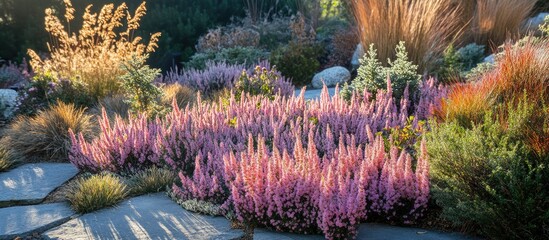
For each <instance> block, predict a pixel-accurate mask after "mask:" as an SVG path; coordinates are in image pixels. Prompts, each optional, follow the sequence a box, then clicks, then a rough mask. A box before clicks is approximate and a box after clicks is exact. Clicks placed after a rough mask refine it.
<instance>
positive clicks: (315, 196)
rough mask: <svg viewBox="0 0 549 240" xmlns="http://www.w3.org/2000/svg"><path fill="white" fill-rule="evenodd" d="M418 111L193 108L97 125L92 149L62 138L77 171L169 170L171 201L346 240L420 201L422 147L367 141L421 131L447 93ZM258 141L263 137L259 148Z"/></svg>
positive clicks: (383, 106)
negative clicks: (172, 173)
mask: <svg viewBox="0 0 549 240" xmlns="http://www.w3.org/2000/svg"><path fill="white" fill-rule="evenodd" d="M420 91H421V94H420V96H419V100H418V101H416V102H417V103H418V105H415V106H411V105H410V101H408V100H407V99H403V100H402V101H401V102H400V104H399V106H397V104H395V102H394V100H393V98H392V97H391V96H392V92H391V89H390V88H389V89H388V90H387V91H386V92H385V91H380V92H378V93H377V94H376V99H371V98H370V96H371V95H370V94H369V93H367V92H366V93H364V95H363V96H354V97H352V99H351V100H350V101H345V100H343V99H342V98H340V97H339V95H338V92H337V91H336V95H335V96H334V97H331V98H330V97H329V95H328V92H327V89H326V88H325V89H324V90H323V92H322V96H321V98H320V99H318V100H312V101H305V99H304V97H303V95H302V96H299V97H293V96H290V97H285V96H280V95H277V96H276V97H275V98H274V100H269V99H267V98H265V97H262V96H253V97H251V96H247V95H243V96H242V98H241V99H240V101H236V100H235V99H234V96H233V97H231V98H230V99H229V103H228V104H227V103H226V102H222V101H221V100H220V102H218V103H212V102H202V101H201V100H200V99H199V100H198V103H197V104H196V105H195V106H194V107H192V108H190V107H187V108H186V109H184V110H183V109H180V108H179V107H178V106H177V105H176V104H174V107H173V111H172V112H170V113H168V114H167V115H166V116H165V118H163V119H156V120H155V121H150V122H147V120H146V116H139V117H131V118H130V119H129V121H128V122H124V121H122V120H121V119H117V120H116V121H115V122H114V123H113V124H112V125H111V124H110V123H109V120H108V118H107V116H106V115H105V114H103V117H102V118H101V119H100V123H101V124H100V125H101V128H102V132H101V134H100V136H99V137H98V138H96V139H95V140H93V141H92V142H86V141H85V140H84V139H83V137H81V136H75V135H74V134H72V133H71V140H72V148H71V151H70V160H71V162H72V163H74V164H75V165H76V166H77V167H78V168H79V169H82V170H86V171H92V172H97V171H101V170H110V171H127V170H130V171H132V170H135V169H137V168H145V167H148V166H151V165H168V166H171V167H172V168H174V169H177V170H179V171H180V174H179V175H180V178H181V183H180V184H175V185H174V187H173V191H174V193H175V194H176V195H177V196H178V197H179V198H181V199H183V200H188V199H198V200H204V201H209V202H212V203H215V204H223V205H224V208H225V209H228V208H229V207H231V208H232V209H234V211H235V212H236V214H237V216H238V218H239V219H240V220H242V221H246V222H248V223H250V224H257V225H264V226H269V227H272V228H274V229H277V230H284V231H292V232H307V233H311V232H315V231H322V232H324V234H325V236H326V237H327V238H330V239H334V238H337V239H339V238H352V237H353V236H354V234H355V232H356V227H357V226H358V224H359V223H360V222H361V221H363V220H365V219H366V218H368V217H374V218H377V219H379V218H388V219H393V220H404V221H405V222H406V221H413V220H414V219H415V218H417V217H418V216H420V215H421V213H422V210H423V209H424V208H425V206H426V204H427V201H428V197H429V179H428V163H427V158H426V154H425V147H424V145H422V147H421V151H420V154H419V156H418V157H417V159H416V160H414V159H413V158H412V156H410V155H409V154H408V153H406V151H405V150H402V151H400V150H398V148H397V147H395V146H392V144H389V146H388V149H389V151H388V152H387V151H386V144H385V142H384V140H383V138H382V137H381V136H379V135H376V133H378V132H380V131H382V130H383V129H387V128H393V127H400V128H402V127H403V126H404V125H405V124H407V119H408V118H409V116H410V113H413V115H414V116H415V119H414V120H415V121H419V120H425V119H426V118H427V117H428V116H429V115H430V113H431V112H432V111H431V110H432V108H434V107H436V105H437V104H438V101H440V99H441V98H442V97H444V95H445V94H446V90H445V89H443V88H440V87H438V86H437V85H436V84H435V82H434V80H429V81H427V82H426V83H424V84H423V85H422V86H421V89H420ZM259 136H261V137H259ZM412 166H415V169H414V168H413V167H412Z"/></svg>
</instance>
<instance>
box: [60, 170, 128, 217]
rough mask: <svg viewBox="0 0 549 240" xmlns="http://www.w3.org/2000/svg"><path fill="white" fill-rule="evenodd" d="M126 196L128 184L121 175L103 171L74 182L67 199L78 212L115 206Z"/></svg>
mask: <svg viewBox="0 0 549 240" xmlns="http://www.w3.org/2000/svg"><path fill="white" fill-rule="evenodd" d="M126 196H127V191H126V185H125V184H124V183H123V182H122V181H121V180H120V178H119V177H117V176H115V175H113V174H110V173H101V174H97V175H93V176H91V177H84V178H80V179H78V180H76V181H75V182H73V183H72V186H71V187H70V189H69V192H68V194H67V199H68V200H69V202H70V203H71V207H72V208H73V209H74V210H75V211H76V212H78V213H88V212H93V211H96V210H99V209H102V208H106V207H110V206H114V205H115V204H117V203H118V202H120V201H121V200H122V199H124V198H125V197H126Z"/></svg>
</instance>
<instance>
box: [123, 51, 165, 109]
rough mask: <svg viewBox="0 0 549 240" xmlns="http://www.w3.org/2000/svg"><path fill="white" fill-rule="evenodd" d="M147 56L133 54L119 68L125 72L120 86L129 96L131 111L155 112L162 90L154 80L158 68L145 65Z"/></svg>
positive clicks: (158, 70)
mask: <svg viewBox="0 0 549 240" xmlns="http://www.w3.org/2000/svg"><path fill="white" fill-rule="evenodd" d="M147 58H148V56H147V55H146V56H143V57H141V56H137V55H133V56H132V59H130V60H128V61H127V62H125V63H123V64H122V66H121V68H122V69H123V70H124V71H125V72H127V73H126V74H124V75H123V76H122V77H120V79H122V81H123V83H122V86H123V87H124V89H125V90H126V95H127V96H128V98H129V103H130V106H131V111H132V112H133V113H143V112H148V113H153V114H154V113H156V112H157V111H158V98H159V97H160V96H161V95H162V91H161V90H160V88H158V87H157V86H156V85H154V80H155V79H156V78H157V77H158V76H159V75H160V69H152V68H150V67H149V66H148V65H145V61H146V60H147Z"/></svg>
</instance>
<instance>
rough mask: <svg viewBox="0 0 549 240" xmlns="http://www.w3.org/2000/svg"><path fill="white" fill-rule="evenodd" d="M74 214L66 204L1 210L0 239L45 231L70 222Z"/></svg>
mask: <svg viewBox="0 0 549 240" xmlns="http://www.w3.org/2000/svg"><path fill="white" fill-rule="evenodd" d="M74 214H75V213H74V212H73V211H72V210H71V209H70V207H69V206H68V205H67V204H66V203H49V204H41V205H30V206H17V207H7V208H0V239H13V238H15V237H17V236H21V237H24V236H26V235H29V234H31V233H33V232H41V231H45V230H47V229H49V228H52V227H55V226H57V225H59V224H61V223H63V222H65V221H67V220H69V218H70V217H71V216H72V215H74Z"/></svg>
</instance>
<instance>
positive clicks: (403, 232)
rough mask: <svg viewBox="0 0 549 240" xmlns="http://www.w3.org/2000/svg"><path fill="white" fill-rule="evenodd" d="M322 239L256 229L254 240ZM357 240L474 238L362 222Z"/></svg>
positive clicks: (316, 236)
mask: <svg viewBox="0 0 549 240" xmlns="http://www.w3.org/2000/svg"><path fill="white" fill-rule="evenodd" d="M271 239H277V240H322V239H324V237H323V236H321V235H300V234H290V233H279V232H272V231H268V230H265V229H256V230H255V231H254V240H271ZM356 239H357V240H400V239H406V240H462V239H463V240H465V239H473V238H470V237H468V236H465V235H462V234H458V233H443V232H438V231H431V230H425V229H419V228H407V227H397V226H390V225H383V224H375V223H364V224H361V225H360V227H359V229H358V235H357V237H356Z"/></svg>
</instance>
